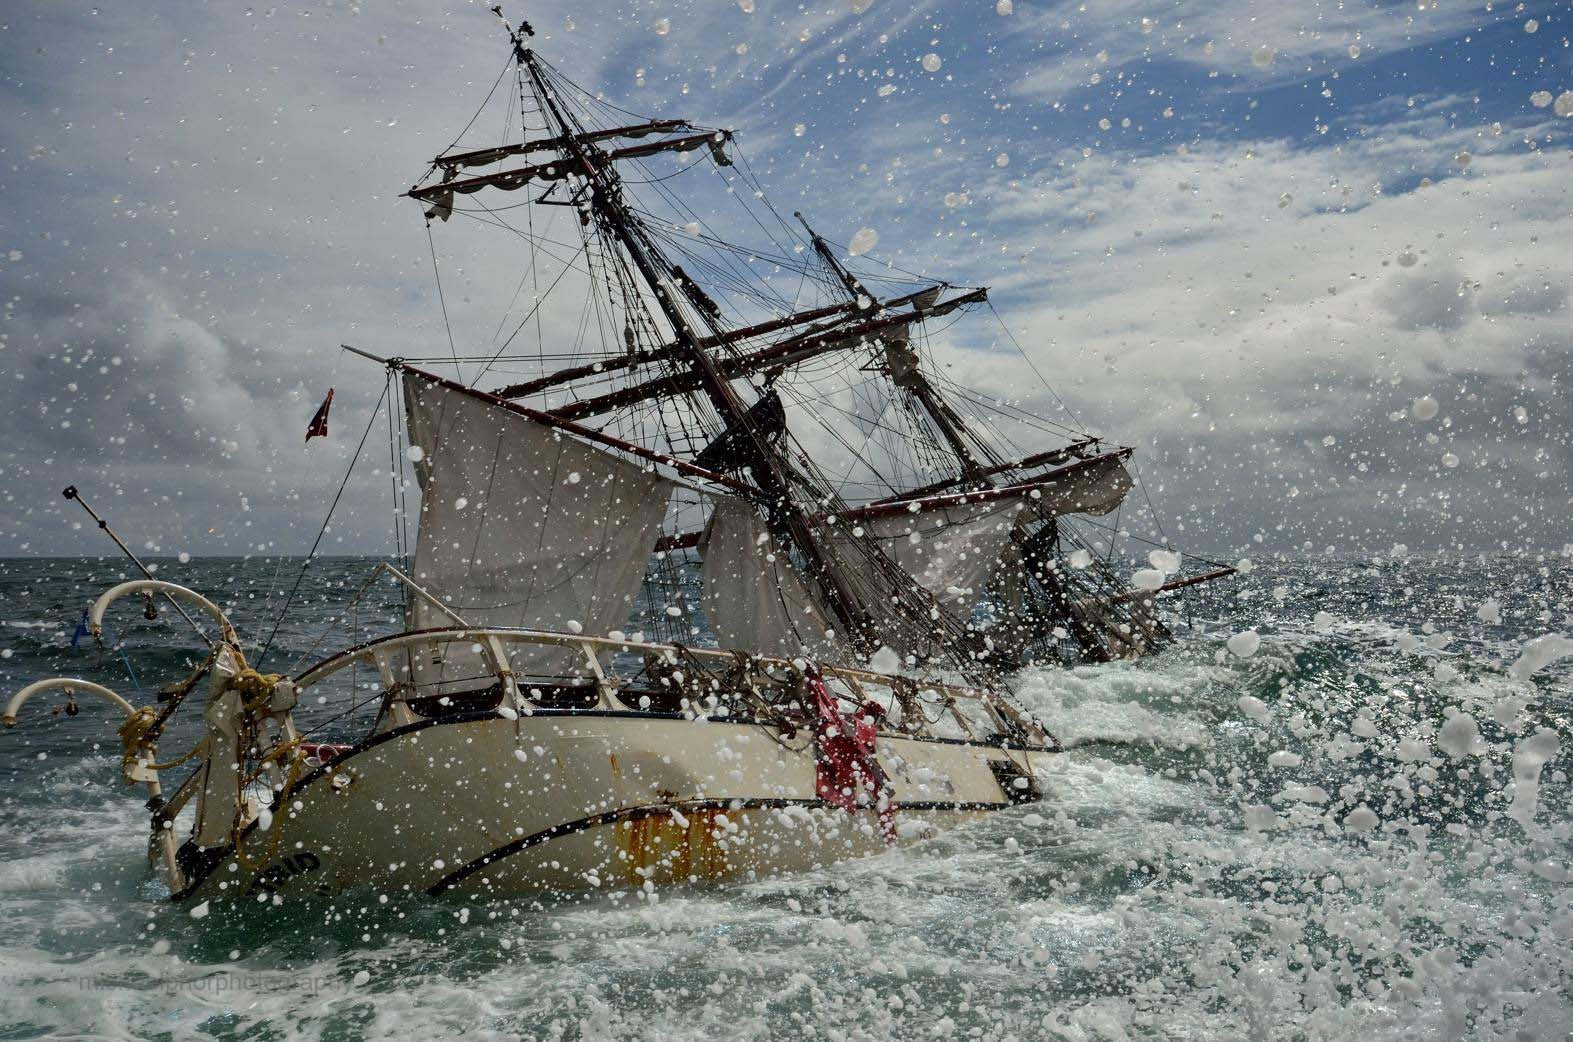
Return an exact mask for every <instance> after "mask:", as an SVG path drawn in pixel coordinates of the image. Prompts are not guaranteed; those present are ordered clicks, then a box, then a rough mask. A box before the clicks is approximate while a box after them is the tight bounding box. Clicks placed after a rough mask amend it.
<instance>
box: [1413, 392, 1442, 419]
mask: <svg viewBox="0 0 1573 1042" xmlns="http://www.w3.org/2000/svg"><path fill="white" fill-rule="evenodd" d="M1440 408H1441V406H1440V405H1438V404H1437V400H1436V399H1435V398H1433V397H1431V396H1430V395H1429V394H1428V395H1426V396H1424V397H1423V398H1416V399H1415V400H1414V403H1413V404H1412V405H1410V407H1409V411H1410V413H1411V414H1412V415H1413V416H1414V418H1415V419H1417V420H1429V419H1431V418H1432V417H1434V416H1436V414H1437V410H1439V409H1440Z"/></svg>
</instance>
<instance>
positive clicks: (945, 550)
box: [862, 497, 1024, 614]
mask: <svg viewBox="0 0 1573 1042" xmlns="http://www.w3.org/2000/svg"><path fill="white" fill-rule="evenodd" d="M1023 502H1024V500H1023V498H1020V497H1014V498H1009V499H995V500H990V501H988V502H982V503H965V504H961V505H957V506H950V507H946V508H944V509H942V510H929V511H925V512H919V513H906V512H903V513H900V514H896V515H893V516H890V517H881V518H876V519H871V520H868V521H864V522H862V527H863V528H864V529H865V530H866V532H867V533H868V535H870V536H872V537H873V538H874V540H875V541H876V542H877V543H878V544H879V546H880V549H882V550H884V551H885V554H886V556H888V557H890V558H891V559H892V560H894V561H895V562H896V564H898V565H900V566H901V569H902V570H903V571H905V572H906V573H907V574H909V575H911V576H912V577H913V578H914V579H916V580H917V582H918V585H919V586H922V587H923V588H924V589H925V590H927V591H929V593H931V594H933V595H934V597H935V599H937V600H938V601H939V602H940V603H941V604H943V605H947V606H949V607H953V608H955V609H957V610H958V611H960V612H961V613H962V614H966V613H967V612H968V611H969V610H970V608H971V606H972V605H973V604H975V603H976V602H977V601H978V600H979V598H981V597H982V596H983V593H984V591H985V589H986V588H987V587H988V583H989V578H990V576H992V575H993V573H994V571H995V570H996V569H997V568H998V567H999V564H1000V556H1001V554H1003V553H1004V551H1005V549H1006V547H1007V546H1009V544H1010V534H1011V530H1012V529H1013V528H1014V527H1015V526H1016V515H1017V514H1019V513H1020V512H1021V508H1022V505H1023Z"/></svg>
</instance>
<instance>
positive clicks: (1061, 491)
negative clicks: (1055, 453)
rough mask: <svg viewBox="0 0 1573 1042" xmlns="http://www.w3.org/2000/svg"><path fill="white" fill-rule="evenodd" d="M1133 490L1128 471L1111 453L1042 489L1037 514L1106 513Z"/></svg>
mask: <svg viewBox="0 0 1573 1042" xmlns="http://www.w3.org/2000/svg"><path fill="white" fill-rule="evenodd" d="M1050 476H1051V477H1052V475H1050ZM1034 480H1035V479H1034ZM1132 487H1133V484H1132V482H1131V474H1130V471H1128V470H1126V469H1125V464H1124V463H1123V462H1122V461H1121V460H1120V458H1119V457H1118V456H1115V455H1113V454H1111V455H1109V456H1107V457H1105V458H1104V459H1103V460H1100V461H1099V462H1098V463H1097V464H1096V465H1093V466H1089V467H1086V468H1084V469H1081V470H1078V471H1076V472H1074V473H1072V474H1067V475H1066V476H1065V477H1063V478H1061V479H1059V480H1058V481H1056V482H1054V484H1052V485H1050V486H1048V487H1047V488H1044V489H1042V490H1041V491H1040V493H1039V494H1040V495H1041V497H1042V498H1041V499H1039V500H1037V508H1038V509H1037V512H1038V513H1039V514H1044V513H1051V514H1098V515H1102V514H1107V513H1109V512H1110V511H1111V510H1114V509H1115V508H1116V507H1118V506H1119V505H1120V504H1121V503H1123V502H1124V501H1125V496H1126V494H1127V493H1128V492H1130V490H1131V488H1132Z"/></svg>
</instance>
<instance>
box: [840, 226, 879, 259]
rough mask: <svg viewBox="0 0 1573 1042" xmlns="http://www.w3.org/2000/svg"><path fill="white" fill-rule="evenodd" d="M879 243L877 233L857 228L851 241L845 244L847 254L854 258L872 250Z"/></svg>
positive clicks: (872, 230) (869, 229)
mask: <svg viewBox="0 0 1573 1042" xmlns="http://www.w3.org/2000/svg"><path fill="white" fill-rule="evenodd" d="M878 243H879V233H878V232H876V231H875V230H874V229H872V228H859V229H858V230H857V231H856V232H855V233H854V234H853V236H852V241H851V242H850V243H848V244H847V252H848V253H850V254H852V256H854V257H860V256H862V255H863V254H865V253H867V252H868V251H869V250H872V249H873V248H874V247H875V246H876V245H877V244H878Z"/></svg>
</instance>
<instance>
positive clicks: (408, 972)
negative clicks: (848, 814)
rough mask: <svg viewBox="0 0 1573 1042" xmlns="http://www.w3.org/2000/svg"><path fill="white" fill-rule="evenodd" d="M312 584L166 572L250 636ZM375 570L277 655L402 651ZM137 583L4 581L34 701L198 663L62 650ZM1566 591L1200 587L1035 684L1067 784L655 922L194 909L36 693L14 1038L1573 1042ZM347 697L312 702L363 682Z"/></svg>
mask: <svg viewBox="0 0 1573 1042" xmlns="http://www.w3.org/2000/svg"><path fill="white" fill-rule="evenodd" d="M298 567H299V562H298V561H295V560H290V561H283V562H279V561H277V560H262V559H256V560H247V561H242V560H238V559H237V560H198V561H192V562H189V563H185V564H182V563H180V562H177V561H164V562H162V563H161V569H160V576H161V577H165V578H170V579H172V580H174V581H177V582H181V583H185V584H187V585H190V586H192V587H193V588H195V589H197V590H199V591H202V592H204V593H207V594H208V595H210V596H212V597H213V598H214V599H215V600H218V601H220V602H221V603H222V604H223V605H224V606H225V608H226V610H228V611H230V612H231V615H232V618H234V619H235V621H236V623H237V625H238V627H239V629H240V630H241V632H242V634H243V635H244V636H245V637H247V638H248V639H250V640H252V641H256V640H259V639H260V638H261V637H262V636H265V634H266V633H267V631H268V629H269V628H270V623H271V618H272V615H271V612H272V610H273V609H276V608H277V607H278V604H279V592H280V591H281V590H284V589H288V587H289V586H290V585H291V584H292V583H293V581H294V576H295V574H296V572H297V571H298ZM370 568H371V562H370V561H368V560H362V559H335V560H325V561H319V562H317V563H316V564H314V565H313V566H312V568H311V569H310V570H309V571H308V572H307V577H306V581H305V582H304V584H303V585H302V587H301V592H300V594H299V595H298V596H297V599H296V602H295V605H294V608H293V610H292V612H291V615H290V617H289V619H288V620H287V621H286V623H285V624H284V626H283V627H282V628H281V629H280V630H279V633H278V636H277V639H276V641H275V644H274V649H273V651H272V652H271V653H270V655H269V657H268V659H267V661H265V662H264V663H263V664H262V665H263V667H264V668H266V669H271V670H282V669H284V668H285V667H286V666H288V665H289V664H290V663H292V662H294V661H296V660H297V659H300V658H303V657H304V658H311V657H313V656H314V655H318V654H320V655H326V654H327V653H330V652H331V651H333V650H335V649H336V648H338V647H342V646H343V645H344V644H345V643H347V642H348V638H349V637H350V635H351V634H350V633H349V631H350V630H352V629H353V630H355V631H358V632H359V633H361V634H374V633H380V632H386V631H388V630H389V629H391V628H392V627H393V620H394V617H395V614H396V610H397V605H396V603H395V600H394V597H395V593H394V591H393V590H392V589H391V588H379V589H378V590H377V591H375V592H374V594H373V595H372V596H371V597H370V598H369V599H368V600H364V601H363V602H362V604H361V606H360V608H359V609H358V610H357V611H354V612H350V613H346V612H345V611H344V608H343V605H344V604H345V602H346V601H348V599H349V598H350V597H351V596H352V595H353V594H354V592H355V591H356V590H357V589H358V588H359V587H360V585H361V583H362V581H363V580H364V578H365V576H366V575H367V574H368V572H369V570H370ZM122 577H128V576H127V575H126V571H125V569H124V567H123V566H122V564H121V563H119V562H118V561H114V560H110V559H87V558H82V559H50V560H9V561H0V689H3V690H4V693H5V694H6V696H7V697H9V694H10V693H11V692H14V691H15V690H16V689H18V688H20V687H21V686H22V685H23V684H25V683H27V682H29V681H32V680H35V679H38V678H41V677H45V676H51V675H56V674H68V675H74V676H80V677H84V678H89V679H94V680H98V681H100V682H102V683H105V684H108V685H110V686H111V687H113V688H115V689H116V690H118V691H120V692H121V693H123V694H125V695H126V696H127V697H128V698H131V700H132V701H133V702H139V701H150V700H151V697H152V696H151V690H152V689H153V688H156V687H157V686H158V685H160V684H163V683H166V682H168V681H169V680H171V679H175V678H176V677H177V675H179V674H182V673H183V672H184V670H185V669H186V668H187V664H188V663H193V662H195V661H196V660H197V659H198V658H200V648H199V646H198V645H197V644H196V643H195V642H194V640H193V639H192V638H191V636H190V634H189V632H187V631H185V630H184V624H183V623H181V622H180V620H179V619H178V617H174V616H172V615H171V614H169V613H165V614H164V615H163V616H161V617H160V618H159V619H158V620H156V621H153V622H149V621H147V620H145V619H143V618H142V616H141V614H140V613H139V611H138V610H137V609H136V606H134V605H131V604H127V605H124V606H122V608H121V609H120V610H118V611H117V612H116V613H115V615H114V617H113V618H112V620H111V623H110V630H111V636H112V637H113V638H114V639H115V640H116V641H117V642H118V643H119V645H120V648H121V650H123V651H124V656H122V655H121V654H120V653H119V652H117V651H113V650H108V651H106V650H102V649H99V648H96V647H94V646H93V645H92V642H91V641H90V640H84V641H82V642H81V646H79V647H76V648H73V647H72V646H71V640H72V635H73V632H74V630H75V628H76V623H77V620H78V618H79V616H80V615H81V612H82V608H83V607H84V606H85V605H86V604H87V603H88V601H89V600H90V599H91V598H92V597H94V596H96V595H97V594H98V593H99V592H101V591H102V590H103V589H104V588H106V587H108V586H109V585H111V584H113V583H114V582H116V581H118V580H119V579H121V578H122ZM1570 601H1573V561H1569V560H1568V559H1566V558H1565V557H1563V556H1560V555H1558V556H1547V557H1545V558H1535V557H1523V556H1515V557H1508V556H1487V557H1478V556H1463V557H1445V558H1439V557H1423V556H1406V557H1403V558H1399V559H1396V560H1373V559H1353V558H1348V557H1339V558H1333V557H1327V558H1323V557H1315V558H1309V557H1303V558H1300V557H1297V558H1293V559H1288V560H1280V559H1273V558H1270V557H1263V558H1261V559H1259V560H1257V561H1256V562H1255V568H1254V569H1253V570H1252V571H1250V572H1249V573H1247V574H1245V575H1243V576H1241V577H1240V578H1239V579H1238V580H1237V581H1234V582H1232V583H1220V584H1215V585H1213V586H1211V587H1207V588H1205V589H1203V590H1201V591H1198V592H1196V593H1195V594H1193V595H1192V596H1191V598H1190V601H1189V603H1188V604H1185V605H1184V610H1183V611H1182V612H1180V613H1179V616H1180V618H1181V619H1188V620H1189V622H1190V623H1191V625H1190V626H1189V627H1188V628H1187V627H1185V626H1183V625H1182V626H1181V627H1180V634H1181V636H1180V639H1179V641H1178V642H1177V643H1176V644H1175V645H1174V646H1173V647H1171V648H1170V649H1168V650H1167V651H1165V652H1164V653H1163V654H1161V655H1159V656H1156V657H1154V658H1151V659H1148V660H1145V661H1141V662H1136V663H1123V664H1115V665H1107V666H1084V667H1078V668H1075V669H1069V670H1066V669H1051V668H1031V669H1028V670H1024V671H1022V673H1021V674H1020V675H1019V676H1018V677H1017V678H1016V681H1015V688H1016V691H1017V693H1018V697H1019V698H1020V700H1021V701H1022V702H1023V703H1024V704H1025V705H1027V706H1028V707H1029V708H1031V709H1032V710H1033V711H1034V712H1035V713H1037V714H1038V715H1039V717H1040V718H1041V719H1043V720H1044V721H1045V722H1047V723H1048V724H1049V725H1050V726H1051V728H1052V729H1053V730H1054V731H1055V732H1056V733H1058V734H1059V735H1060V737H1061V738H1062V739H1064V740H1065V741H1066V743H1067V745H1069V746H1070V750H1069V751H1068V752H1067V753H1066V754H1065V755H1063V756H1061V757H1059V758H1058V759H1057V762H1056V763H1055V765H1054V766H1053V767H1052V768H1051V769H1050V771H1049V772H1048V774H1047V775H1046V776H1045V777H1044V779H1043V785H1044V788H1045V790H1046V793H1047V795H1046V798H1045V800H1044V801H1043V802H1041V803H1037V804H1032V805H1026V806H1022V807H1019V808H1015V809H1013V810H1011V811H1008V812H1004V813H1000V814H997V815H994V816H992V817H990V818H989V819H987V820H985V821H981V822H978V823H976V824H973V825H970V826H967V827H964V828H961V829H958V830H955V831H953V832H949V833H946V834H944V835H942V836H940V837H938V838H935V839H932V840H928V841H925V842H923V843H921V844H919V845H917V846H912V847H905V848H900V849H895V850H892V851H890V852H888V853H886V854H883V855H880V856H878V857H874V858H870V859H867V860H863V861H855V862H849V863H845V864H841V865H837V866H833V867H831V868H828V869H825V870H822V871H819V872H815V873H812V874H807V875H798V876H791V877H787V878H779V879H772V880H770V881H767V882H758V883H749V884H741V885H734V886H727V887H710V888H695V889H669V890H665V891H662V892H660V893H659V894H657V895H656V898H657V900H654V901H651V900H647V899H636V897H635V896H634V895H630V894H596V895H594V896H593V897H589V898H567V897H565V898H561V899H556V900H544V901H536V900H523V901H512V902H508V901H499V902H496V903H492V904H463V903H459V902H456V901H449V900H442V899H432V898H419V899H412V898H400V899H390V900H388V901H387V902H386V903H384V902H382V901H380V900H379V896H378V895H376V894H374V893H367V894H356V895H350V896H348V897H345V898H340V899H326V898H300V899H294V900H291V901H289V902H286V903H285V904H284V905H283V906H281V907H264V908H262V909H260V910H259V909H253V908H247V909H243V910H235V909H221V910H215V911H214V912H213V913H212V914H210V915H209V916H207V917H206V918H204V919H194V918H192V916H191V915H190V914H189V912H188V910H186V909H184V908H179V907H174V906H171V905H169V904H167V903H166V902H165V901H164V900H163V896H164V890H163V884H162V882H161V880H160V879H159V878H158V876H157V875H155V874H154V873H152V872H151V871H150V870H149V868H148V866H147V862H146V860H145V858H144V848H145V844H146V841H145V831H146V826H145V820H146V818H145V812H144V811H143V810H142V798H141V797H140V796H139V794H138V793H137V792H136V791H133V790H132V789H130V788H128V787H126V786H125V785H123V784H122V783H121V781H120V780H119V776H118V769H117V768H118V741H117V739H116V738H115V735H114V723H115V722H114V720H113V719H112V716H111V714H110V712H109V711H108V710H107V709H106V708H103V707H101V706H99V705H96V704H84V705H83V707H82V711H81V712H80V714H78V715H76V716H68V715H66V714H65V713H57V714H53V715H52V714H51V709H54V708H57V707H58V705H59V701H58V699H54V700H52V699H51V698H47V697H46V698H43V699H40V700H39V701H37V702H35V703H34V704H33V705H31V706H29V707H28V710H27V712H26V713H25V714H24V718H23V721H22V724H21V726H20V727H18V728H17V729H16V730H13V731H9V732H6V733H4V734H3V735H0V898H3V900H4V914H3V915H0V983H3V985H4V987H3V988H0V1038H37V1037H81V1038H87V1037H91V1038H137V1039H146V1038H157V1039H186V1038H234V1039H258V1040H261V1039H291V1038H327V1039H359V1038H368V1039H382V1038H389V1037H409V1038H448V1037H457V1036H460V1035H463V1036H464V1037H466V1038H476V1039H479V1038H507V1039H520V1038H524V1039H563V1040H590V1039H629V1038H652V1039H653V1038H661V1039H703V1040H707V1042H708V1040H713V1039H789V1038H790V1039H798V1038H825V1039H845V1040H875V1039H895V1038H900V1039H930V1038H933V1039H951V1038H981V1039H1009V1038H1015V1039H1023V1040H1026V1039H1055V1040H1066V1042H1071V1040H1076V1042H1083V1040H1124V1039H1237V1038H1239V1039H1261V1040H1267V1039H1271V1040H1280V1039H1282V1040H1295V1039H1304V1040H1344V1039H1352V1038H1360V1039H1371V1040H1375V1039H1513V1040H1543V1039H1564V1038H1568V1037H1573V1035H1570V1034H1569V1033H1570V1031H1573V979H1570V974H1573V889H1570V887H1569V886H1568V881H1569V879H1570V868H1573V866H1570V855H1573V840H1570V837H1573V811H1570V808H1569V803H1568V798H1569V786H1568V771H1569V770H1570V767H1573V764H1570V753H1573V732H1570V730H1569V726H1570V720H1573V675H1570V664H1573V660H1570V659H1560V660H1553V661H1551V662H1549V663H1548V664H1546V665H1544V666H1542V667H1541V668H1539V669H1538V670H1535V671H1533V672H1529V671H1528V670H1527V668H1525V667H1524V666H1520V667H1519V668H1518V670H1517V672H1519V673H1522V674H1526V675H1523V676H1515V675H1514V672H1515V670H1514V668H1513V666H1514V663H1515V662H1518V661H1519V660H1520V658H1521V656H1522V655H1523V654H1524V651H1525V647H1526V645H1528V644H1529V643H1530V642H1531V641H1534V640H1536V639H1537V638H1541V637H1543V636H1544V635H1547V634H1556V633H1563V634H1567V633H1570V632H1573V617H1570ZM1176 607H1178V605H1177V606H1176ZM334 626H337V630H336V632H335V633H334V635H332V636H330V637H328V638H327V639H326V641H325V643H323V644H322V645H321V646H320V648H319V649H316V650H315V651H314V649H313V645H314V642H316V641H317V640H318V638H319V636H321V635H322V634H323V633H324V632H325V631H326V630H328V629H329V628H331V627H334ZM1247 629H1254V630H1255V631H1256V632H1257V633H1258V634H1259V635H1260V638H1261V639H1260V644H1259V646H1258V647H1257V648H1256V650H1255V651H1254V653H1252V654H1250V655H1249V657H1241V656H1240V655H1239V654H1237V653H1236V652H1235V651H1231V650H1230V648H1229V646H1228V644H1227V641H1228V640H1229V638H1230V637H1233V636H1235V635H1236V634H1239V633H1240V632H1242V631H1244V630H1247ZM1250 644H1251V641H1249V640H1243V641H1236V642H1235V647H1236V648H1237V649H1240V650H1245V649H1246V648H1248V647H1249V645H1250ZM128 662H129V664H130V668H131V669H133V670H134V671H135V679H134V680H133V678H132V677H131V676H130V675H129V674H128V668H127V663H128ZM329 695H330V702H329V703H326V704H323V705H320V706H319V705H313V706H311V707H308V711H309V712H312V713H317V714H326V715H327V716H331V715H333V714H334V713H336V712H337V711H339V709H340V708H341V707H339V706H338V705H335V704H333V702H332V699H349V698H352V697H354V692H353V691H352V690H351V689H350V688H349V687H348V686H345V687H343V688H341V689H336V690H335V691H333V692H330V693H329ZM327 716H324V717H323V718H327ZM1466 716H1467V718H1468V719H1465V717H1466ZM176 734H177V735H187V736H189V735H191V734H194V732H191V731H184V732H181V731H177V732H176ZM1537 736H1538V737H1537ZM181 747H183V745H182V743H181V742H179V741H172V742H170V743H169V748H181ZM1547 752H1550V753H1551V755H1550V756H1549V758H1547V756H1546V755H1545V754H1546V753H1547ZM1542 761H1543V762H1542Z"/></svg>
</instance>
